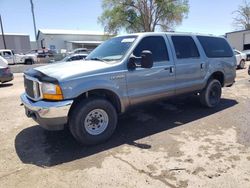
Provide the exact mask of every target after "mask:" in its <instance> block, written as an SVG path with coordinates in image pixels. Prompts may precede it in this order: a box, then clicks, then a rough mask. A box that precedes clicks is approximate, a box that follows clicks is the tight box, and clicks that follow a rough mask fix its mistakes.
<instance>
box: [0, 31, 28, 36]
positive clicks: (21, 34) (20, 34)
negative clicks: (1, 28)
mask: <svg viewBox="0 0 250 188" xmlns="http://www.w3.org/2000/svg"><path fill="white" fill-rule="evenodd" d="M0 35H2V33H1V32H0ZM4 35H15V36H29V34H25V33H5V32H4Z"/></svg>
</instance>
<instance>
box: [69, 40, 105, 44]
mask: <svg viewBox="0 0 250 188" xmlns="http://www.w3.org/2000/svg"><path fill="white" fill-rule="evenodd" d="M67 42H69V43H74V44H101V43H103V41H67Z"/></svg>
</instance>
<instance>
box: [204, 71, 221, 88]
mask: <svg viewBox="0 0 250 188" xmlns="http://www.w3.org/2000/svg"><path fill="white" fill-rule="evenodd" d="M211 79H216V80H218V81H219V82H220V84H221V86H222V87H224V85H225V75H224V73H223V72H222V71H216V72H214V73H213V74H211V76H210V77H209V79H208V82H209V81H210V80H211Z"/></svg>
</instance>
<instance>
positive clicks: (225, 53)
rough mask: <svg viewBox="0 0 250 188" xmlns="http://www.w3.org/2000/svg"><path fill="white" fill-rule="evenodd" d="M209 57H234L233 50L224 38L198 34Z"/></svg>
mask: <svg viewBox="0 0 250 188" xmlns="http://www.w3.org/2000/svg"><path fill="white" fill-rule="evenodd" d="M197 38H198V39H199V41H200V43H201V45H202V47H203V49H204V51H205V53H206V55H207V57H210V58H216V57H232V56H233V51H232V49H231V47H230V46H229V44H228V43H227V41H226V40H225V39H224V38H217V37H206V36H197Z"/></svg>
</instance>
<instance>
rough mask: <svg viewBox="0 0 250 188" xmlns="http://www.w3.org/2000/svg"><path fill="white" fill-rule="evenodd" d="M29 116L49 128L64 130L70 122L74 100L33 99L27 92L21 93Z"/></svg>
mask: <svg viewBox="0 0 250 188" xmlns="http://www.w3.org/2000/svg"><path fill="white" fill-rule="evenodd" d="M21 101H22V103H23V105H24V107H25V113H26V115H27V117H31V118H32V119H33V120H35V121H36V122H37V123H38V124H39V125H40V126H41V127H43V128H45V129H47V130H62V129H64V125H65V124H67V122H68V113H69V110H70V107H71V105H72V103H73V100H65V101H56V102H54V101H32V100H30V99H29V98H28V97H27V96H26V94H22V95H21Z"/></svg>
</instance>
